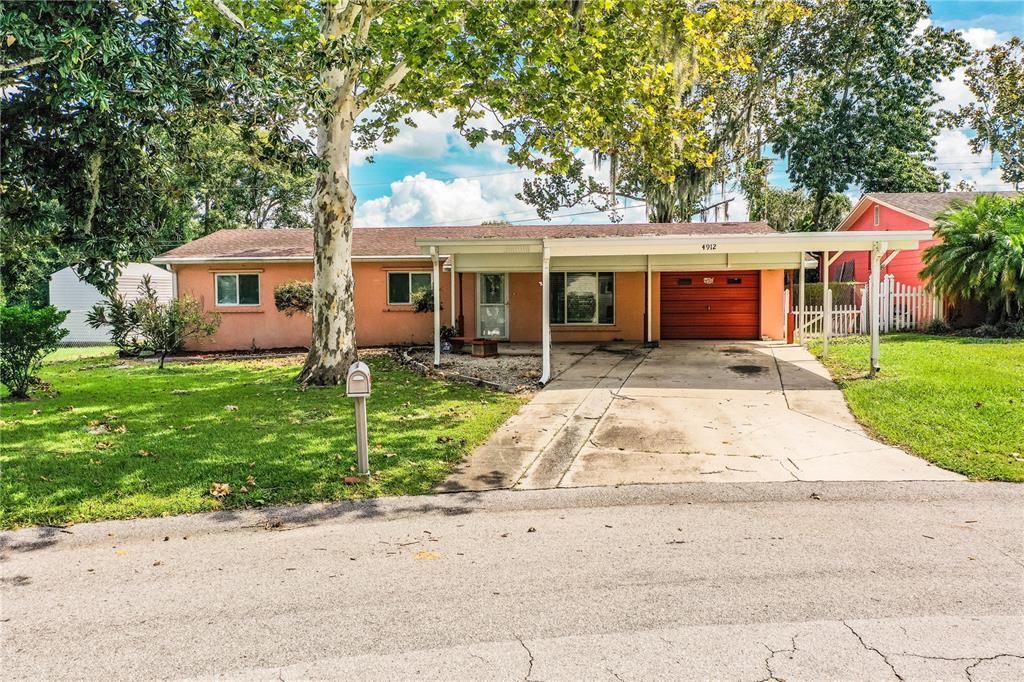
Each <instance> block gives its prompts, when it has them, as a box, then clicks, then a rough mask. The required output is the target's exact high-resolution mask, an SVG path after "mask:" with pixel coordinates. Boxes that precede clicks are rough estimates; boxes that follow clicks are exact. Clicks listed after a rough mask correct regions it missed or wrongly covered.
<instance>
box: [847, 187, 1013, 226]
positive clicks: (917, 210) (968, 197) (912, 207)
mask: <svg viewBox="0 0 1024 682" xmlns="http://www.w3.org/2000/svg"><path fill="white" fill-rule="evenodd" d="M982 194H998V195H1001V196H1006V197H1012V196H1017V195H1018V194H1019V193H1018V192H869V193H867V194H865V195H864V196H865V197H866V198H869V199H877V200H878V201H881V202H883V203H886V204H889V205H890V206H895V207H896V208H899V209H902V210H904V211H909V212H910V213H913V214H914V215H917V216H920V217H922V218H924V219H925V220H928V221H934V220H935V219H936V218H937V217H938V216H939V214H940V213H942V212H943V211H944V210H946V208H947V207H948V206H949V204H950V203H952V202H953V201H963V202H969V201H973V200H974V198H975V197H977V196H980V195H982Z"/></svg>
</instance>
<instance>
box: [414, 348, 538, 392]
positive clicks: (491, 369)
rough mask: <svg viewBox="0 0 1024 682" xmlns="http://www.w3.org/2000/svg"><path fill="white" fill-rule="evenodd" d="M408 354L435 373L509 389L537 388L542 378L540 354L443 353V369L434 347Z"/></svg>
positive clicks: (502, 389)
mask: <svg viewBox="0 0 1024 682" xmlns="http://www.w3.org/2000/svg"><path fill="white" fill-rule="evenodd" d="M406 358H407V359H408V360H410V361H412V362H414V363H417V364H419V365H420V366H422V367H423V368H426V369H427V370H429V371H430V372H431V373H435V374H438V375H441V376H444V377H447V378H450V379H453V380H455V381H468V382H470V383H479V384H480V385H484V386H490V387H491V388H495V389H497V390H500V391H506V392H509V393H526V392H531V391H536V390H537V381H538V380H539V379H540V372H541V358H540V355H532V354H530V355H527V354H515V355H513V354H505V355H498V356H496V357H490V358H475V357H473V356H472V355H469V354H467V353H447V354H445V355H443V356H441V369H440V370H434V369H433V367H432V365H433V363H434V351H433V350H430V349H421V348H413V349H410V350H409V351H408V352H407V353H406Z"/></svg>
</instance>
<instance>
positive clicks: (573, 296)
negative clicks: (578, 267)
mask: <svg viewBox="0 0 1024 682" xmlns="http://www.w3.org/2000/svg"><path fill="white" fill-rule="evenodd" d="M550 286H551V293H550V295H551V323H552V324H612V323H614V322H615V274H614V273H611V272H552V273H551V281H550Z"/></svg>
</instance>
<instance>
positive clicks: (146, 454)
mask: <svg viewBox="0 0 1024 682" xmlns="http://www.w3.org/2000/svg"><path fill="white" fill-rule="evenodd" d="M135 456H136V457H152V456H153V453H152V452H150V451H149V450H143V449H141V448H140V449H139V451H138V452H136V453H135Z"/></svg>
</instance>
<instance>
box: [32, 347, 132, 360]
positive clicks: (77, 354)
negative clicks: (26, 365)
mask: <svg viewBox="0 0 1024 682" xmlns="http://www.w3.org/2000/svg"><path fill="white" fill-rule="evenodd" d="M116 354H117V348H116V347H115V346H63V347H61V348H58V349H57V350H55V351H53V352H52V353H50V354H49V355H47V356H46V357H45V358H43V362H44V363H50V362H68V361H71V360H84V359H86V358H108V357H113V356H114V355H116Z"/></svg>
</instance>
